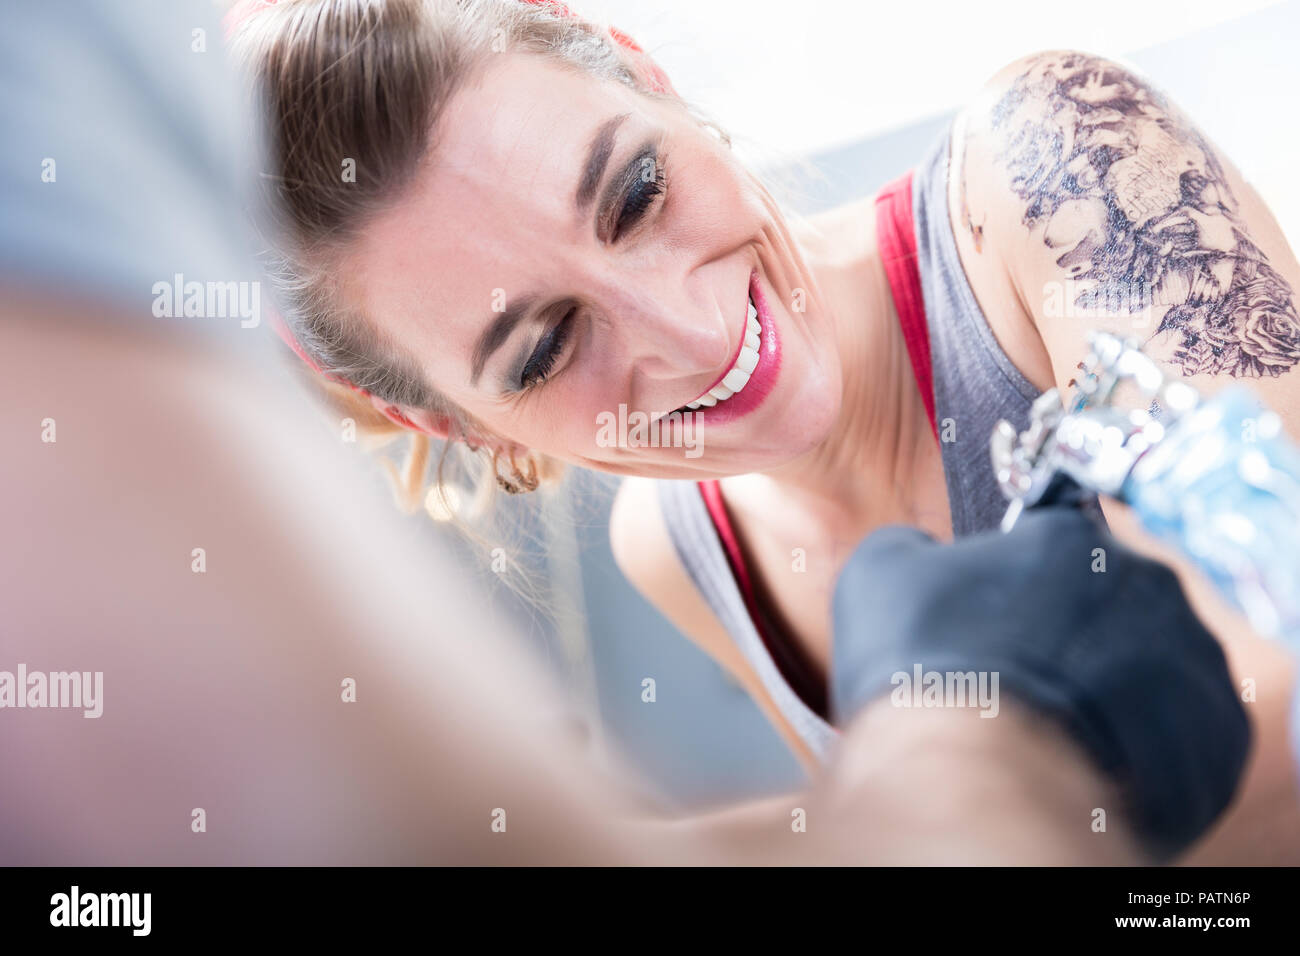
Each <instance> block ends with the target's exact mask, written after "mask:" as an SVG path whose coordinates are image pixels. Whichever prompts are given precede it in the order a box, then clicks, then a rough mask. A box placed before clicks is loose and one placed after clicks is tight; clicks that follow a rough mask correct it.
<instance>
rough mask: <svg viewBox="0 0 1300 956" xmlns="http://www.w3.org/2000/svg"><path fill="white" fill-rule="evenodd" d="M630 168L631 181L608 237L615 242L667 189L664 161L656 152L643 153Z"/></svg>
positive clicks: (639, 219) (642, 216)
mask: <svg viewBox="0 0 1300 956" xmlns="http://www.w3.org/2000/svg"><path fill="white" fill-rule="evenodd" d="M630 170H631V172H632V182H631V185H630V186H629V188H628V189H627V190H626V191H625V193H624V199H623V207H622V209H621V210H620V212H619V215H618V219H617V220H616V221H615V223H614V231H613V235H612V236H611V237H610V241H611V242H617V241H618V239H619V237H620V236H622V235H623V234H624V233H625V232H627V231H629V230H630V229H632V228H633V227H634V226H635V225H636V224H637V223H638V222H640V221H641V219H642V218H644V216H645V214H646V211H647V210H648V209H649V208H650V206H651V204H653V203H654V201H655V197H657V196H660V195H662V194H663V193H664V192H665V191H666V189H667V182H666V180H665V178H664V162H663V159H662V158H661V157H660V156H659V155H658V154H657V153H656V152H654V151H651V152H649V153H645V154H643V155H642V156H641V157H640V159H639V160H638V161H637V162H635V163H633V164H632V166H631V167H630ZM647 173H653V175H652V176H648V175H646V174H647Z"/></svg>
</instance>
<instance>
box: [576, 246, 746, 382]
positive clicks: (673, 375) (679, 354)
mask: <svg viewBox="0 0 1300 956" xmlns="http://www.w3.org/2000/svg"><path fill="white" fill-rule="evenodd" d="M711 278H712V277H711V275H710V274H709V271H708V270H707V269H706V270H696V271H694V272H691V273H689V274H684V273H683V272H681V271H678V272H676V273H674V274H667V273H655V274H653V275H651V274H646V273H636V274H630V275H626V276H620V277H618V278H617V279H616V280H615V281H613V282H610V283H609V285H608V287H607V289H606V290H605V294H604V295H603V296H602V298H603V299H604V301H606V302H608V306H607V307H606V308H607V310H608V311H607V312H606V314H607V316H608V317H609V323H610V328H611V333H612V334H613V335H615V336H617V337H618V340H619V341H620V342H621V343H622V344H623V352H624V355H625V356H626V357H627V359H628V360H629V361H630V362H631V363H632V366H633V372H634V373H635V374H636V375H637V376H639V377H641V378H643V379H645V380H648V381H663V380H671V379H684V378H689V377H692V376H702V375H704V374H707V373H712V372H717V371H718V370H720V369H721V368H722V366H723V365H724V364H725V363H726V362H727V360H728V359H729V358H730V357H731V353H732V351H733V350H734V349H733V347H734V346H735V344H736V341H737V337H738V336H739V335H741V334H742V331H743V330H742V327H741V325H740V324H739V322H738V321H737V316H739V315H740V314H741V310H742V309H743V308H744V307H745V300H744V298H743V296H744V295H745V292H744V290H740V291H734V290H731V289H729V288H724V287H723V286H722V283H721V281H720V277H719V279H718V281H710V280H711ZM731 284H732V285H734V282H733V283H731ZM736 296H741V297H742V298H740V299H739V300H738V301H737V302H736V303H735V304H734V306H733V305H732V303H730V301H729V300H730V299H732V298H736ZM733 326H734V328H733Z"/></svg>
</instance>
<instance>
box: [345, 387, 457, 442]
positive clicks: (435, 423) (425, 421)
mask: <svg viewBox="0 0 1300 956" xmlns="http://www.w3.org/2000/svg"><path fill="white" fill-rule="evenodd" d="M366 397H367V398H369V399H370V404H371V405H373V406H374V407H375V410H376V411H378V412H379V413H380V414H381V415H383V416H384V417H385V418H387V419H388V420H389V421H390V422H392V423H393V424H395V425H400V426H401V427H402V428H407V429H410V430H411V431H416V432H422V433H423V434H425V435H428V436H429V437H431V438H441V439H446V438H447V437H448V436H449V435H450V434H451V433H452V428H453V427H454V424H453V422H452V420H451V419H450V418H449V417H448V416H446V415H441V414H439V413H437V412H431V411H428V410H427V409H423V408H411V407H410V406H407V405H394V404H393V403H392V402H385V401H382V400H381V399H379V398H377V397H376V396H374V395H367V396H366Z"/></svg>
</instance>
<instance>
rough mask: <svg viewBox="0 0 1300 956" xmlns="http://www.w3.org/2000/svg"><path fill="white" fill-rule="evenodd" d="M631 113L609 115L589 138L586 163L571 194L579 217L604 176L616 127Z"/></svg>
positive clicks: (589, 202)
mask: <svg viewBox="0 0 1300 956" xmlns="http://www.w3.org/2000/svg"><path fill="white" fill-rule="evenodd" d="M631 115H632V114H631V113H620V114H618V115H617V116H611V117H610V118H609V119H607V120H605V122H603V123H601V124H600V127H599V128H598V129H597V130H596V135H595V136H593V137H592V138H591V143H590V144H588V146H587V163H586V166H585V168H584V169H583V173H582V179H581V180H579V181H578V190H577V192H575V193H574V194H573V208H574V209H575V210H577V213H578V215H579V216H580V217H581V216H583V215H585V214H586V212H587V210H588V208H590V206H591V203H592V201H593V200H594V199H595V198H596V190H597V189H598V188H599V186H600V181H601V180H602V179H603V178H604V177H605V167H606V166H608V165H609V157H610V156H611V155H613V153H614V140H615V138H616V136H617V134H618V128H619V127H620V126H622V125H623V121H624V120H626V119H627V118H628V117H629V116H631Z"/></svg>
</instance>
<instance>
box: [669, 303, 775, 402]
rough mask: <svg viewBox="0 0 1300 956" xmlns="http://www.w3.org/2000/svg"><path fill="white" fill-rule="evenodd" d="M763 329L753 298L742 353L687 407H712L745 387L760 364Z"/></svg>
mask: <svg viewBox="0 0 1300 956" xmlns="http://www.w3.org/2000/svg"><path fill="white" fill-rule="evenodd" d="M761 330H762V326H760V325H759V324H758V309H757V308H756V307H755V305H754V300H753V299H752V298H751V299H750V300H749V316H748V318H747V319H746V320H745V341H744V342H743V343H742V344H741V346H740V354H739V355H737V356H736V364H735V365H733V366H732V367H731V369H730V371H728V372H727V374H726V375H724V376H723V377H722V381H721V382H719V383H718V384H717V385H715V386H713V388H711V389H709V391H708V392H707V393H706V394H704V395H701V396H700V397H699V398H697V399H696V400H695V401H693V402H690V403H689V404H687V405H686V406H685V407H686V408H692V409H693V408H701V407H703V408H712V407H713V406H714V405H716V404H718V403H719V402H725V401H726V400H727V399H729V398H731V397H732V396H733V395H735V394H737V393H739V392H740V391H742V390H743V389H744V388H745V386H746V385H747V384H748V383H749V376H750V374H751V373H752V372H753V371H754V367H755V366H756V365H758V337H759V333H760V331H761Z"/></svg>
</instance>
